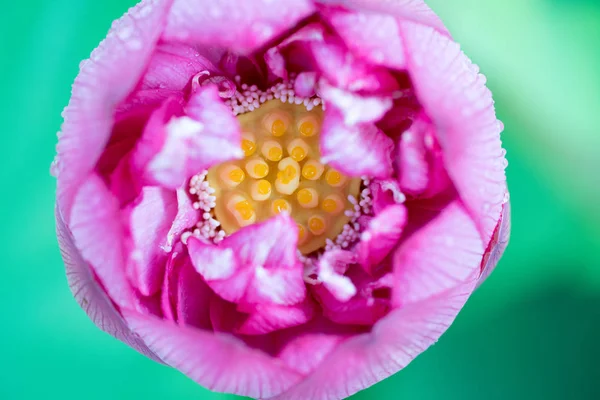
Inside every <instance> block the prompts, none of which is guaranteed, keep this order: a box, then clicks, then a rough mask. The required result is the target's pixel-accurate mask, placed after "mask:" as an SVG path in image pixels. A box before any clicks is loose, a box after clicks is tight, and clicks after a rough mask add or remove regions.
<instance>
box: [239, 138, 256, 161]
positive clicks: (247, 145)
mask: <svg viewBox="0 0 600 400" xmlns="http://www.w3.org/2000/svg"><path fill="white" fill-rule="evenodd" d="M242 150H243V151H244V155H245V156H246V157H250V156H251V155H252V154H254V152H255V151H256V144H255V143H253V142H251V141H249V140H242Z"/></svg>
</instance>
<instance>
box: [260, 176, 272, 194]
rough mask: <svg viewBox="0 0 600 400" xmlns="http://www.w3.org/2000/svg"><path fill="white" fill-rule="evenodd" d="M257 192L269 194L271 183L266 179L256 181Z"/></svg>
mask: <svg viewBox="0 0 600 400" xmlns="http://www.w3.org/2000/svg"><path fill="white" fill-rule="evenodd" d="M258 193H260V194H269V193H271V184H270V183H269V181H267V180H264V179H262V180H260V181H258Z"/></svg>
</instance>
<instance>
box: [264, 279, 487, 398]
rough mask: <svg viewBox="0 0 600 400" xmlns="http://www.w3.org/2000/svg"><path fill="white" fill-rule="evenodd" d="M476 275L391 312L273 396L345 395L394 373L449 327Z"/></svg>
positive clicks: (343, 343) (347, 395)
mask: <svg viewBox="0 0 600 400" xmlns="http://www.w3.org/2000/svg"><path fill="white" fill-rule="evenodd" d="M475 279H476V277H475V276H474V275H473V276H471V277H470V280H468V281H467V282H466V283H462V284H460V285H458V286H456V287H454V288H452V289H451V290H448V291H446V292H443V293H440V294H439V295H438V296H436V297H434V298H430V299H428V300H424V301H420V302H418V303H413V304H411V305H407V306H406V307H403V308H401V309H398V310H395V311H393V312H392V313H390V314H389V315H388V316H387V317H385V318H384V319H383V320H381V321H380V322H378V323H377V324H376V325H375V326H374V327H373V330H372V331H371V332H370V333H365V334H360V335H356V336H354V337H352V338H350V339H347V340H345V341H344V342H342V343H341V344H340V345H338V346H337V347H336V348H335V350H334V351H332V352H331V353H330V354H328V355H327V357H326V358H325V360H324V361H323V362H322V363H321V364H320V365H319V367H318V368H316V369H315V370H314V371H313V372H312V373H311V374H310V375H309V376H307V377H306V378H305V379H304V380H302V381H301V382H300V383H299V384H298V385H296V386H294V387H292V388H291V389H290V390H288V391H287V392H284V393H282V394H280V395H279V396H277V397H275V398H274V400H275V399H277V400H284V399H285V400H303V399H342V398H346V397H349V396H351V395H352V394H354V393H356V392H358V391H360V390H362V389H365V388H367V387H369V386H371V385H373V384H375V383H377V382H379V381H381V380H383V379H385V378H387V377H389V376H390V375H393V374H395V373H396V372H398V371H399V370H401V369H402V368H404V367H405V366H407V365H408V364H409V363H410V362H411V361H412V360H413V359H414V358H415V357H416V356H418V355H419V354H420V353H422V352H423V351H425V350H426V349H427V348H428V347H429V346H431V345H432V344H434V343H435V342H436V341H437V340H438V339H439V337H440V336H441V335H442V334H443V333H444V332H445V331H446V329H448V327H449V326H450V324H452V322H453V321H454V318H455V317H456V315H457V314H458V312H459V311H460V309H461V308H462V306H463V305H464V303H465V301H466V300H467V298H468V297H469V295H470V294H471V292H472V290H473V288H474V285H475Z"/></svg>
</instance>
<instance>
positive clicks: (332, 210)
mask: <svg viewBox="0 0 600 400" xmlns="http://www.w3.org/2000/svg"><path fill="white" fill-rule="evenodd" d="M321 208H322V209H323V211H325V212H326V213H329V214H339V213H340V212H341V211H342V209H343V208H344V203H343V202H342V199H341V197H340V196H338V195H336V194H331V195H329V196H327V197H325V200H323V203H321Z"/></svg>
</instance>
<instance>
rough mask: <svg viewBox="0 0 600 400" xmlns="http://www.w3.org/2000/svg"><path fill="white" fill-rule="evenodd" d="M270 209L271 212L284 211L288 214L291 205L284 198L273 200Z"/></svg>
mask: <svg viewBox="0 0 600 400" xmlns="http://www.w3.org/2000/svg"><path fill="white" fill-rule="evenodd" d="M271 209H272V210H273V214H280V213H282V212H284V211H285V212H287V213H288V214H290V213H291V212H292V206H291V205H290V203H288V202H287V201H286V200H284V199H277V200H275V201H274V202H273V204H272V205H271Z"/></svg>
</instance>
